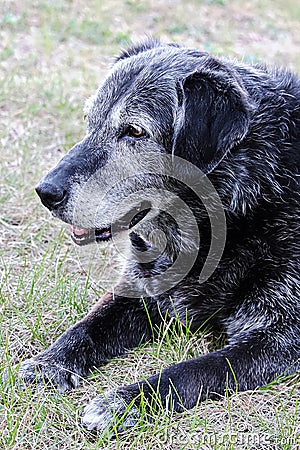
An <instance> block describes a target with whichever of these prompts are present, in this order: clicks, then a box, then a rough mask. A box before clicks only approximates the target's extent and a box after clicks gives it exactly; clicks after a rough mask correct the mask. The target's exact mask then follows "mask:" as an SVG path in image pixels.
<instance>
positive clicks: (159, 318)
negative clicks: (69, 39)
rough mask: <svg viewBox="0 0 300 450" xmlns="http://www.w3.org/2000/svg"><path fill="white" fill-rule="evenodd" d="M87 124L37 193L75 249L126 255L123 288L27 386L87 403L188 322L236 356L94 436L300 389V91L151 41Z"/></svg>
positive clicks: (193, 368)
mask: <svg viewBox="0 0 300 450" xmlns="http://www.w3.org/2000/svg"><path fill="white" fill-rule="evenodd" d="M85 114H86V116H87V134H86V136H85V137H84V138H83V140H82V141H81V142H79V143H78V144H76V145H75V146H74V147H73V148H72V149H71V150H70V152H69V153H68V154H67V155H66V156H64V157H63V158H62V160H61V161H60V162H59V163H58V165H57V166H56V167H55V168H54V169H53V170H51V171H50V172H49V173H48V174H47V175H46V176H45V177H44V178H43V179H42V181H41V182H40V183H39V185H38V186H37V188H36V192H37V194H38V195H39V197H40V199H41V201H42V203H43V204H44V205H45V206H46V207H47V208H48V209H49V210H50V211H51V212H52V214H53V215H54V216H55V217H57V218H59V219H60V220H62V221H63V222H65V223H67V224H69V225H70V230H71V236H72V238H73V240H74V241H75V243H76V244H78V245H87V244H90V243H92V242H93V243H94V242H96V243H97V244H99V245H111V244H112V242H116V243H117V244H116V245H119V243H120V242H123V243H124V242H126V245H125V247H126V251H125V250H124V252H125V257H124V258H123V266H122V270H121V275H120V279H119V281H118V282H117V284H116V286H114V288H113V289H111V292H110V291H108V292H107V293H106V294H104V296H103V297H102V298H100V300H99V301H98V303H96V305H95V306H94V307H93V309H92V310H91V311H90V312H89V313H88V314H87V316H86V317H84V318H83V319H81V320H80V321H79V322H77V323H76V324H75V325H74V326H72V327H71V328H70V329H69V330H67V331H66V332H65V333H64V334H63V335H62V336H61V337H60V338H59V339H58V340H57V341H56V342H55V343H54V344H53V345H51V347H50V348H48V349H46V350H45V351H44V352H42V353H40V354H38V355H37V356H34V357H32V358H30V359H28V360H26V361H24V362H22V363H21V365H20V368H19V377H20V380H22V382H23V383H33V384H37V385H38V387H39V386H43V385H51V386H52V387H53V386H54V387H55V388H56V389H58V390H59V391H60V392H63V391H66V390H69V389H72V388H75V387H76V386H77V385H78V383H79V381H80V380H81V379H82V378H84V377H87V376H88V375H89V374H90V373H91V371H93V369H95V368H99V367H101V365H103V364H106V363H107V362H108V361H109V360H110V359H112V358H116V357H119V356H121V355H124V354H125V353H127V352H128V351H129V350H131V349H134V348H137V347H138V346H139V345H141V344H143V343H146V342H148V341H150V340H151V339H152V338H153V337H155V336H156V335H157V334H158V330H159V328H160V327H161V326H162V324H163V322H164V321H168V320H173V319H174V317H177V318H178V319H179V321H180V322H181V323H182V326H183V327H184V326H186V325H187V322H188V326H189V327H190V329H191V331H192V332H196V331H197V330H198V329H199V328H200V327H201V326H202V325H203V324H209V326H210V327H211V329H213V330H219V331H221V332H224V333H226V338H227V341H226V344H225V346H224V347H223V348H220V349H218V350H216V351H213V352H211V353H208V354H205V355H204V356H201V357H199V358H197V359H191V360H187V361H182V362H180V363H179V364H176V365H172V366H171V367H168V368H166V369H164V370H162V371H161V373H159V374H155V375H153V376H151V377H149V378H148V379H145V380H141V381H140V382H137V383H134V384H131V385H128V386H122V387H120V388H119V389H117V390H116V391H111V392H107V393H106V394H104V395H101V396H99V397H97V398H95V399H93V400H92V401H91V402H90V403H89V404H88V405H87V406H86V407H85V409H84V411H83V417H82V422H83V425H84V426H86V427H87V428H88V429H89V430H98V432H103V431H104V430H106V429H109V428H110V427H112V423H113V421H114V420H115V419H116V417H117V418H122V427H124V428H127V427H131V426H133V425H134V424H135V423H136V421H138V420H139V414H140V409H141V402H142V399H143V401H144V402H145V403H146V404H147V405H153V404H154V403H155V402H156V403H159V405H160V407H163V408H169V407H170V405H171V407H172V408H173V410H175V411H177V412H181V411H184V410H186V409H191V408H193V407H194V406H195V405H196V404H197V403H198V402H199V401H203V400H205V399H207V398H210V399H217V398H219V397H220V396H222V395H224V393H225V392H231V391H236V389H237V388H238V390H239V391H244V390H252V389H256V388H258V387H261V386H264V385H266V384H268V383H270V382H271V381H272V380H274V379H276V378H277V377H279V376H281V375H285V376H288V375H291V374H294V373H296V372H297V371H298V370H299V369H300V321H299V317H300V301H299V242H300V240H299V204H300V202H299V184H298V178H297V177H298V171H299V153H300V152H299V151H300V80H299V78H298V77H297V76H296V75H295V74H292V73H290V72H289V71H287V70H279V69H277V68H267V67H265V66H263V65H258V64H253V65H247V64H244V63H241V62H236V61H231V60H229V59H225V58H217V57H214V56H210V55H209V54H207V53H205V52H200V51H198V50H196V49H190V48H184V47H182V46H179V45H177V44H163V43H161V42H159V41H156V40H153V39H149V40H146V41H145V42H143V43H139V44H136V45H132V46H131V47H129V48H128V49H127V50H125V51H123V52H122V53H121V55H120V56H119V57H118V58H117V59H116V60H115V62H114V64H113V66H112V68H111V72H110V73H109V75H108V77H107V79H106V80H105V81H104V83H103V84H102V86H101V87H100V88H99V90H98V91H97V93H96V94H95V95H94V96H93V97H91V98H90V99H89V100H88V101H87V105H86V109H85ZM124 261H125V262H124ZM175 345H176V344H175ZM154 399H155V400H154ZM129 406H130V408H129Z"/></svg>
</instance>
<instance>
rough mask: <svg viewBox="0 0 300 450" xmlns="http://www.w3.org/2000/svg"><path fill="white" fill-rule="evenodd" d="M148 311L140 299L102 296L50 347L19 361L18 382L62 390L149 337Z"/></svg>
mask: <svg viewBox="0 0 300 450" xmlns="http://www.w3.org/2000/svg"><path fill="white" fill-rule="evenodd" d="M148 317H149V312H146V310H145V306H144V304H143V302H142V301H140V300H139V299H131V298H125V297H124V298H123V297H119V296H114V295H112V294H110V293H108V294H106V295H104V296H103V297H102V298H101V299H100V301H99V302H98V303H97V304H96V306H95V307H94V308H93V309H92V310H91V312H90V313H89V314H88V315H87V316H86V317H84V318H83V319H82V320H80V321H79V322H78V323H76V324H75V325H74V326H73V327H71V328H70V329H69V330H67V331H66V332H65V333H64V334H63V335H62V336H61V337H60V338H59V339H58V340H57V341H56V342H54V344H53V345H51V347H49V348H48V349H47V350H45V351H44V352H42V353H40V354H38V355H37V356H35V357H33V358H30V359H28V360H25V361H24V362H22V363H21V365H20V368H19V371H18V379H19V381H20V383H21V384H22V383H24V384H33V385H35V386H36V387H37V388H40V387H42V386H45V385H47V386H51V387H54V388H56V389H57V390H58V391H59V392H64V391H66V390H69V389H71V388H74V387H76V386H77V385H78V383H79V381H80V379H81V378H83V377H86V376H87V375H88V374H89V372H90V371H91V370H92V369H94V368H96V367H99V366H101V365H102V364H104V363H105V362H106V361H109V360H110V359H112V358H114V357H116V356H120V355H122V354H125V353H126V352H127V351H128V350H130V349H132V348H135V347H137V346H138V345H140V344H141V343H143V342H146V341H147V340H149V338H150V337H151V334H152V331H151V330H152V328H151V324H150V322H149V318H148Z"/></svg>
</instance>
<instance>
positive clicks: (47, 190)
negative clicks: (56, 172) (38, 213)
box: [35, 181, 66, 210]
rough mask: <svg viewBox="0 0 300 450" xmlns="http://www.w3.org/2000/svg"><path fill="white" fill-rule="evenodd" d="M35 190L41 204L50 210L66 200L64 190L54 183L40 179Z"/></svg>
mask: <svg viewBox="0 0 300 450" xmlns="http://www.w3.org/2000/svg"><path fill="white" fill-rule="evenodd" d="M35 190H36V193H37V194H38V196H39V197H40V199H41V201H42V203H43V205H44V206H46V207H47V208H49V209H50V210H52V209H55V208H57V207H58V206H61V205H62V204H63V203H64V202H65V200H66V191H64V190H63V189H62V188H60V187H59V186H57V185H56V184H52V183H47V182H43V181H42V182H41V183H40V184H39V185H38V186H37V187H36V188H35Z"/></svg>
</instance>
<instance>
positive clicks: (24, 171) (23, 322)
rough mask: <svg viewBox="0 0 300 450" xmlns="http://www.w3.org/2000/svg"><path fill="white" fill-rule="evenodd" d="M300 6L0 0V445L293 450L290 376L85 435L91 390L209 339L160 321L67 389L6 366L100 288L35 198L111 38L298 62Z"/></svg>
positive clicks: (193, 0) (195, 0) (71, 135)
mask: <svg viewBox="0 0 300 450" xmlns="http://www.w3.org/2000/svg"><path fill="white" fill-rule="evenodd" d="M297 5H298V4H297V2H295V1H292V0H285V1H283V0H274V1H273V0H272V1H271V0H263V1H258V0H254V1H252V2H248V1H246V2H243V3H242V4H241V2H239V1H238V0H232V1H230V0H227V1H226V0H225V1H212V0H202V1H201V0H186V1H182V0H175V1H174V0H173V1H172V2H171V1H169V0H167V1H165V2H163V1H161V0H153V1H151V2H148V1H146V0H140V1H139V0H123V1H122V0H110V1H108V0H103V1H101V2H99V1H97V0H90V1H88V2H86V1H83V0H73V1H68V0H55V1H52V0H37V1H34V2H32V1H29V0H23V1H22V2H18V1H14V0H10V1H7V2H1V3H0V38H1V41H0V42H1V46H0V78H1V84H0V111H1V117H0V143H1V147H0V158H1V159H0V208H1V215H0V228H1V234H0V267H1V278H0V306H1V309H0V322H1V327H0V329H1V333H0V345H1V355H2V356H1V362H0V364H1V371H3V370H4V369H8V374H9V375H8V376H9V380H10V381H11V383H10V384H9V385H8V386H7V385H4V384H3V383H2V382H1V383H0V399H1V403H0V448H3V449H7V450H8V449H9V450H13V449H14V450H25V449H26V450H28V449H35V450H43V449H47V450H50V449H59V450H60V449H76V450H80V449H96V448H103V447H105V448H108V449H143V450H144V449H151V450H152V449H182V450H183V449H187V450H188V449H206V448H209V449H239V448H240V449H253V448H258V449H259V448H261V449H272V450H273V449H277V448H278V449H284V450H287V449H291V450H292V449H296V448H297V445H300V429H299V387H298V385H297V381H298V380H297V378H295V377H294V378H292V379H291V380H288V381H285V382H280V383H274V384H272V385H271V386H268V387H267V388H265V389H263V390H260V391H257V392H248V393H240V394H238V393H235V394H233V395H232V396H231V397H229V396H228V397H227V398H224V399H221V400H220V401H219V402H206V403H204V404H201V405H198V406H197V408H195V409H194V410H192V411H188V412H186V413H184V414H181V415H177V414H173V415H172V414H171V415H167V414H163V415H161V416H157V417H155V418H154V420H153V421H152V422H151V423H147V422H145V423H142V424H139V426H138V427H137V428H136V429H135V430H133V431H132V432H131V433H129V434H128V435H126V436H123V437H122V439H117V440H114V441H113V440H111V439H109V438H107V437H106V438H105V437H100V436H98V437H95V436H90V435H89V434H87V433H86V432H85V431H84V430H83V429H82V428H81V426H80V414H81V410H82V407H83V406H84V404H85V403H86V402H87V401H89V399H90V398H92V397H93V396H94V395H96V394H97V393H99V392H103V391H105V390H106V389H112V388H115V387H116V386H119V385H122V384H126V383H130V382H133V381H136V380H138V379H140V378H143V377H145V376H148V375H150V374H153V373H156V372H157V371H159V370H161V369H162V368H163V367H165V366H166V365H168V364H171V363H174V362H177V361H180V360H182V359H186V358H191V357H193V356H197V355H200V354H203V353H205V352H207V351H208V346H209V342H210V337H209V336H206V335H205V336H201V335H199V336H193V335H190V334H186V333H185V332H183V330H181V329H180V327H179V330H178V327H176V326H173V325H171V327H170V329H169V330H168V332H167V330H166V329H165V330H163V331H162V336H161V341H160V343H154V344H152V345H148V346H146V347H144V348H142V349H139V350H137V351H136V352H132V353H130V355H129V356H128V357H127V358H122V359H119V360H118V361H113V362H112V363H111V364H109V365H107V366H105V367H104V368H103V369H102V370H101V371H98V372H97V373H95V374H94V376H93V377H91V378H90V379H89V380H87V381H85V382H84V383H82V385H81V386H80V388H79V389H78V390H77V391H74V392H71V393H70V394H69V395H65V396H61V395H56V396H54V395H50V394H47V395H45V394H42V393H36V392H33V391H31V390H30V389H29V388H28V389H26V390H25V391H21V390H20V389H19V388H16V387H14V373H15V372H14V366H15V365H16V364H18V363H19V362H20V361H21V360H22V359H24V358H26V357H28V356H29V355H32V354H36V353H38V352H39V351H42V350H43V349H44V348H46V347H47V346H48V345H49V344H50V343H51V342H53V341H54V340H55V339H56V338H57V337H58V336H59V335H60V334H61V333H62V332H63V331H64V330H65V329H66V328H68V327H69V326H70V325H72V324H73V323H75V322H76V321H77V320H78V318H80V317H82V316H84V314H85V313H86V311H87V310H88V308H89V307H90V306H91V305H92V304H93V302H94V301H95V299H96V298H97V296H98V295H99V293H101V287H99V286H97V284H95V283H94V279H93V278H94V277H93V273H92V272H91V273H90V274H89V273H88V272H87V270H86V269H85V265H84V264H83V265H82V264H81V263H80V261H81V256H80V257H79V256H78V253H77V250H76V249H75V248H74V247H73V246H72V244H71V243H70V240H69V237H68V233H67V232H66V231H65V227H64V226H63V225H62V224H61V223H59V222H57V221H55V220H54V219H52V218H51V217H49V215H48V214H47V212H46V211H45V209H44V208H42V206H41V205H40V203H39V201H38V199H37V197H36V195H35V193H34V186H35V185H36V183H37V182H38V180H39V178H40V177H41V176H42V175H43V174H44V173H45V172H46V171H47V170H49V168H50V167H52V166H53V165H54V164H55V163H56V162H57V160H58V159H59V158H60V157H61V156H62V155H63V154H64V153H65V152H66V151H67V149H68V148H70V146H72V145H73V144H74V143H75V142H76V141H77V140H79V139H81V137H82V135H83V133H84V129H85V124H84V122H83V120H82V116H83V113H82V105H83V103H84V100H85V98H86V97H87V96H88V95H90V94H91V93H93V91H94V90H95V88H96V87H97V85H98V82H99V81H100V80H102V79H103V77H104V76H105V73H106V71H107V70H108V66H109V64H110V63H111V61H112V58H113V56H114V55H115V54H116V53H117V52H118V51H119V48H120V46H124V45H125V43H126V42H127V41H129V40H130V39H137V38H139V37H141V36H144V34H145V33H146V34H153V35H155V36H161V37H162V38H163V39H164V40H172V41H176V42H183V43H185V44H187V45H192V46H197V47H198V48H200V49H203V50H209V51H211V52H213V53H217V54H222V55H223V54H228V55H229V56H232V57H234V58H243V59H246V60H251V61H252V60H255V61H256V60H260V59H263V60H264V61H266V62H268V63H276V64H279V65H285V66H288V67H290V68H293V69H296V70H300V56H299V51H298V49H299V43H300V42H299V18H300V10H299V6H297ZM104 256H105V255H104ZM100 257H101V258H102V259H103V255H100ZM101 258H100V259H101ZM298 448H299V447H298Z"/></svg>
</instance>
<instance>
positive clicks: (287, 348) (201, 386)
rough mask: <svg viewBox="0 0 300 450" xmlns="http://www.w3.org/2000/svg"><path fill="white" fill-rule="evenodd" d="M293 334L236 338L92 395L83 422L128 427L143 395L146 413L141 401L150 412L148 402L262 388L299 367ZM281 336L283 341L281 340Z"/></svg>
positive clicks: (186, 405) (189, 403)
mask: <svg viewBox="0 0 300 450" xmlns="http://www.w3.org/2000/svg"><path fill="white" fill-rule="evenodd" d="M273 333H274V335H273ZM295 337H296V334H295V333H293V332H291V334H290V336H284V335H283V334H282V335H281V336H280V335H278V336H276V331H275V330H274V331H273V330H271V329H269V330H266V331H260V332H257V333H253V335H252V336H251V335H249V336H247V335H245V336H241V342H240V343H237V344H231V345H227V346H226V347H224V348H223V349H221V350H218V351H216V352H213V353H210V354H207V355H205V356H202V357H200V358H198V359H194V360H189V361H183V362H181V363H179V364H176V365H173V366H171V367H168V368H167V369H165V370H163V371H162V372H161V373H159V374H157V375H154V376H152V377H150V378H148V379H147V380H145V381H141V382H138V383H134V384H131V385H129V386H125V387H122V388H120V389H118V390H117V391H115V392H112V391H111V392H108V393H107V394H105V395H102V396H100V397H97V398H95V399H94V400H92V401H91V402H90V403H89V404H88V405H87V406H86V408H85V410H84V414H83V419H82V421H83V424H84V425H85V426H86V427H87V428H88V429H90V430H93V429H94V430H98V431H101V432H103V431H105V430H106V429H110V430H115V429H123V428H127V427H130V426H131V425H132V424H134V423H135V421H136V420H137V417H138V412H139V409H140V408H139V404H140V401H141V398H142V397H144V398H145V399H146V402H145V405H146V408H144V409H145V410H146V411H147V405H148V406H150V411H151V405H152V407H153V410H155V409H159V408H164V409H169V408H170V409H174V410H175V411H178V412H182V411H184V410H185V409H190V408H192V407H194V406H195V405H196V404H197V403H198V402H200V401H203V400H205V399H207V398H210V399H217V398H220V397H222V396H224V395H225V393H226V391H228V392H229V393H230V392H234V391H237V390H239V391H244V390H248V389H255V388H257V387H260V386H263V385H265V384H267V383H269V382H271V381H272V380H274V379H275V378H276V377H278V376H279V375H281V374H285V375H289V374H291V373H293V372H295V370H297V369H298V370H299V369H300V360H299V339H298V341H297V342H293V341H292V340H291V338H295ZM287 338H289V339H290V344H289V345H287V344H286V343H284V341H285V340H286V339H287ZM280 339H282V341H281V340H280Z"/></svg>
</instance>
